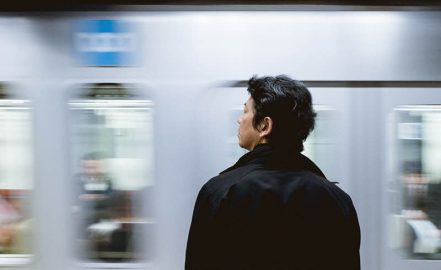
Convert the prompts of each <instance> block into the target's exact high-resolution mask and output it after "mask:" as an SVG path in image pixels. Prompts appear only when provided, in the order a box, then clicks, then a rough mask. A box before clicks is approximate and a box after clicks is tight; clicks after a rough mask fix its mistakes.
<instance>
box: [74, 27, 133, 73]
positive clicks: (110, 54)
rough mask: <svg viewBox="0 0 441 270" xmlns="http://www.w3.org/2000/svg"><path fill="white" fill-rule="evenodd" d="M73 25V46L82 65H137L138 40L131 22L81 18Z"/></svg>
mask: <svg viewBox="0 0 441 270" xmlns="http://www.w3.org/2000/svg"><path fill="white" fill-rule="evenodd" d="M74 28H75V31H74V47H75V51H76V55H77V58H78V60H79V62H80V64H81V65H83V66H100V67H118V66H131V65H133V64H134V60H135V54H136V51H137V47H138V46H137V45H138V44H137V43H138V42H137V39H136V35H135V31H134V28H133V25H132V24H131V23H128V22H126V21H121V20H80V21H77V22H76V23H75V27H74Z"/></svg>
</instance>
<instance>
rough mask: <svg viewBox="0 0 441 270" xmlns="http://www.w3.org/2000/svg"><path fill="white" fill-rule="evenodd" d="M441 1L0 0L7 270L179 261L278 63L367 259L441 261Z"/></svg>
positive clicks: (2, 229) (0, 175) (1, 185)
mask: <svg viewBox="0 0 441 270" xmlns="http://www.w3.org/2000/svg"><path fill="white" fill-rule="evenodd" d="M58 2H59V1H58ZM437 2H438V1H430V0H422V1H412V0H405V1H393V0H386V1H367V0H363V1H361V0H360V1H349V0H347V1H343V0H342V1H332V0H324V1H316V0H314V1H313V0H311V1H307V0H305V1H293V0H286V1H285V0H282V1H277V2H273V1H263V0H261V1H257V0H256V1H239V2H234V1H229V0H224V1H176V0H174V1H172V0H170V1H168V0H167V1H148V0H144V1H142V0H140V1H135V0H133V1H129V0H126V1H117V0H115V1H98V0H90V1H79V3H76V4H75V5H74V4H72V3H71V4H69V3H64V4H62V3H57V2H56V1H37V2H33V3H27V4H25V3H23V2H22V1H9V2H8V3H1V4H0V37H1V38H0V269H3V268H4V269H10V268H14V269H36V270H58V269H68V270H77V269H155V270H156V269H160V270H178V269H183V268H184V258H185V248H186V241H187V235H188V229H189V226H190V221H191V217H192V211H193V206H194V202H195V199H196V196H197V193H198V191H199V189H200V188H201V186H202V185H203V184H204V183H205V182H206V181H207V180H209V179H210V178H211V177H213V176H215V175H217V174H218V173H219V172H220V171H222V170H223V169H225V168H226V167H228V166H231V165H232V164H234V163H235V162H236V161H237V159H238V158H239V157H240V156H242V155H243V154H245V153H246V150H244V149H241V148H240V147H239V146H238V144H237V128H238V124H237V119H238V117H239V115H240V114H241V113H242V104H243V103H244V102H245V101H246V99H247V97H248V94H247V91H246V87H247V80H248V79H249V78H250V77H252V76H253V75H259V76H262V75H278V74H286V75H288V76H291V77H292V78H295V79H298V80H301V81H304V82H305V84H306V85H307V86H308V87H309V89H310V91H311V93H312V96H313V102H314V108H315V110H316V112H317V118H316V128H315V130H314V131H313V133H312V134H311V135H310V137H309V138H308V139H307V140H306V141H305V150H304V154H305V155H307V156H308V157H310V158H311V159H312V160H314V161H315V162H316V163H317V164H318V165H319V166H320V168H322V170H323V171H324V173H325V175H326V176H327V178H328V179H329V180H330V181H335V182H338V185H339V186H340V187H341V188H342V189H343V190H345V191H346V192H347V193H348V194H349V195H350V196H351V198H352V199H353V201H354V204H355V207H356V209H357V212H358V216H359V220H360V225H361V230H362V243H361V250H360V252H361V265H362V269H364V270H392V269H403V270H416V269H418V270H419V269H425V270H434V269H441V5H439V3H437ZM323 226H326V224H323ZM316 251H317V257H318V258H320V254H323V253H326V252H327V251H326V250H323V249H321V247H320V246H317V250H316Z"/></svg>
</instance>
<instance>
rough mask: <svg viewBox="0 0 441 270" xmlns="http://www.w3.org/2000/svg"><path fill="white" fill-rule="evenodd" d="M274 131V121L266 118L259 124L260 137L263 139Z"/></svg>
mask: <svg viewBox="0 0 441 270" xmlns="http://www.w3.org/2000/svg"><path fill="white" fill-rule="evenodd" d="M272 131H273V119H271V117H269V116H265V118H263V119H262V121H261V122H260V124H259V136H260V137H261V138H265V137H267V136H268V135H269V134H270V133H271V132H272Z"/></svg>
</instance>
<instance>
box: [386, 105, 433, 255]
mask: <svg viewBox="0 0 441 270" xmlns="http://www.w3.org/2000/svg"><path fill="white" fill-rule="evenodd" d="M395 118H396V127H397V128H396V132H397V133H396V138H397V149H396V158H397V166H398V170H397V181H396V190H397V191H398V194H400V196H398V198H397V200H396V201H397V211H396V213H395V214H394V215H393V219H392V221H393V223H392V224H393V225H392V226H393V227H392V229H393V232H392V236H393V238H392V240H393V242H392V245H393V247H395V248H397V249H400V250H402V251H403V253H404V254H405V256H406V257H408V258H413V259H422V258H424V259H441V166H440V165H441V154H440V153H441V106H406V107H400V108H397V109H396V110H395Z"/></svg>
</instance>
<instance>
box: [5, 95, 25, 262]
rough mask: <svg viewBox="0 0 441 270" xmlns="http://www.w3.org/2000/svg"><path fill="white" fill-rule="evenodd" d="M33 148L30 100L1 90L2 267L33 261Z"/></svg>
mask: <svg viewBox="0 0 441 270" xmlns="http://www.w3.org/2000/svg"><path fill="white" fill-rule="evenodd" d="M32 149H33V138H32V113H31V103H30V101H28V100H20V99H13V98H12V97H9V96H8V95H7V94H6V93H5V89H3V87H0V153H1V155H0V253H1V255H0V264H3V263H6V264H23V263H26V262H25V261H28V260H30V259H31V254H32V250H31V246H32V245H31V240H32V239H31V238H32V223H33V222H32V215H31V211H30V203H29V201H30V197H31V191H32V188H33V158H32V155H33V154H32V153H33V150H32ZM21 259H23V260H21Z"/></svg>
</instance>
